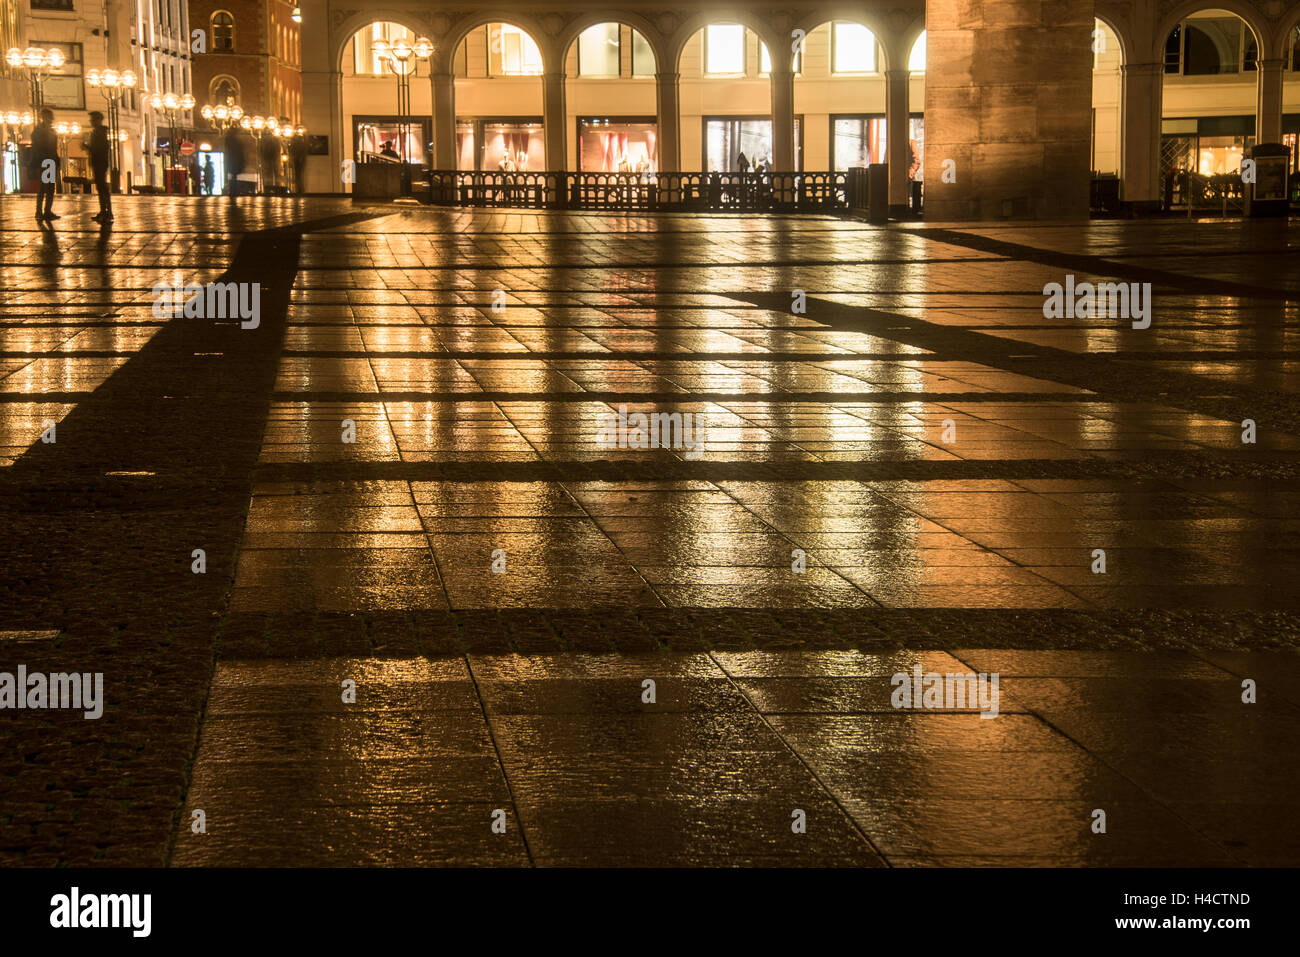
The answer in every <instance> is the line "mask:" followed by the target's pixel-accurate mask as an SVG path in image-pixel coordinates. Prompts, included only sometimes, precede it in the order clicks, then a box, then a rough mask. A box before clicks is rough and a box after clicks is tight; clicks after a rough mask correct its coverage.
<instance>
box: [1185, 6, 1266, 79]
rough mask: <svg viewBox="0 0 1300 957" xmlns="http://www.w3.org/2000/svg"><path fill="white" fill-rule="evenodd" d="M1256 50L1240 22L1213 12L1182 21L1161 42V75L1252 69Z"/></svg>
mask: <svg viewBox="0 0 1300 957" xmlns="http://www.w3.org/2000/svg"><path fill="white" fill-rule="evenodd" d="M1258 53H1259V48H1258V44H1257V43H1256V42H1255V34H1254V33H1253V32H1252V31H1251V29H1250V27H1248V26H1247V25H1246V23H1245V21H1244V20H1242V19H1241V18H1240V17H1237V16H1233V15H1223V16H1220V15H1218V14H1217V13H1215V14H1210V15H1206V16H1198V17H1192V18H1190V19H1187V20H1184V21H1183V22H1182V23H1180V24H1179V25H1178V26H1176V27H1174V29H1173V30H1172V31H1171V32H1170V34H1169V37H1168V39H1166V41H1165V73H1168V74H1173V75H1178V74H1181V75H1182V76H1216V75H1220V74H1225V73H1244V72H1247V71H1251V70H1254V69H1255V61H1256V59H1257V57H1258Z"/></svg>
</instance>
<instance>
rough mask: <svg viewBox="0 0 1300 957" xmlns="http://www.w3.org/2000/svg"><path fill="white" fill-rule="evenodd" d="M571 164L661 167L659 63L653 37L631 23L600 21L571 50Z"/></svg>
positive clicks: (631, 169)
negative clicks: (657, 80)
mask: <svg viewBox="0 0 1300 957" xmlns="http://www.w3.org/2000/svg"><path fill="white" fill-rule="evenodd" d="M564 64H565V67H564V72H565V74H566V76H567V80H566V81H565V82H566V87H565V103H566V106H567V111H568V117H567V120H568V129H570V130H574V131H575V132H576V136H575V137H573V138H572V139H571V140H570V141H569V147H568V150H569V157H568V161H569V169H576V170H578V171H580V172H584V173H615V172H622V173H635V172H641V173H649V172H654V171H657V170H658V169H660V163H659V150H658V147H659V121H658V116H657V112H656V111H657V108H658V103H657V99H656V93H655V72H656V70H657V67H658V64H657V63H656V61H655V54H654V50H653V48H652V47H651V46H650V42H649V41H648V40H647V39H646V38H645V36H644V35H642V34H641V32H640V31H638V30H636V29H635V28H633V27H631V26H629V25H627V24H625V23H612V22H611V23H596V24H592V25H591V26H589V27H587V28H586V29H585V30H583V31H582V32H581V33H579V34H578V35H577V37H575V38H574V40H573V42H572V43H570V44H569V48H568V50H567V51H566V53H565V58H564Z"/></svg>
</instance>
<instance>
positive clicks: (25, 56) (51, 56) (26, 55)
mask: <svg viewBox="0 0 1300 957" xmlns="http://www.w3.org/2000/svg"><path fill="white" fill-rule="evenodd" d="M66 59H67V58H66V57H65V56H64V55H63V51H62V50H60V49H59V48H58V47H50V48H49V49H48V50H45V49H42V48H41V47H28V48H27V49H25V50H20V49H18V47H10V48H9V51H8V52H7V53H5V62H6V63H8V64H9V65H10V66H12V67H26V68H27V69H29V70H36V71H39V70H57V69H58V68H59V67H61V66H63V64H64V62H65V61H66Z"/></svg>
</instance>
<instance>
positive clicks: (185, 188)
mask: <svg viewBox="0 0 1300 957" xmlns="http://www.w3.org/2000/svg"><path fill="white" fill-rule="evenodd" d="M189 191H190V174H189V170H187V169H186V168H185V167H184V166H171V167H168V169H167V192H169V193H179V194H180V195H182V196H184V195H186V194H188V193H189Z"/></svg>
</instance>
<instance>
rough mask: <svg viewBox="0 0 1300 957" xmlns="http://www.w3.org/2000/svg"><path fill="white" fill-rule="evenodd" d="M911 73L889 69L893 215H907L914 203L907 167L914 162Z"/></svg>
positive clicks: (887, 147)
mask: <svg viewBox="0 0 1300 957" xmlns="http://www.w3.org/2000/svg"><path fill="white" fill-rule="evenodd" d="M911 76H912V75H911V73H909V72H908V71H907V70H886V71H885V159H886V160H887V161H888V163H889V215H890V216H892V217H894V218H901V217H902V216H905V215H907V209H908V206H909V205H910V204H911V196H910V191H911V187H910V185H909V182H908V179H907V168H908V167H909V166H911V165H912V150H911V148H910V147H909V146H908V136H907V117H908V103H907V97H908V85H909V83H910V82H911Z"/></svg>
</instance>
